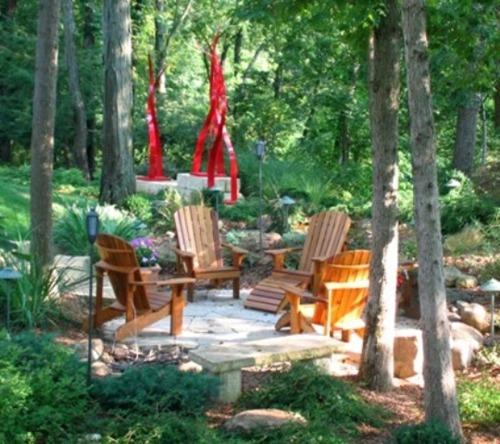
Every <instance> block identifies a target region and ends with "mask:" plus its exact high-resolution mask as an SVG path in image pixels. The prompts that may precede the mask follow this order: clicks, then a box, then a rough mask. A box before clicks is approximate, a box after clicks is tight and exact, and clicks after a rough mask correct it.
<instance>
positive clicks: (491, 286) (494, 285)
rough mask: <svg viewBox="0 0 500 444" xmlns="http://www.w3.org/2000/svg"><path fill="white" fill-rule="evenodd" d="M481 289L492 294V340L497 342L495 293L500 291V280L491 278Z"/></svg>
mask: <svg viewBox="0 0 500 444" xmlns="http://www.w3.org/2000/svg"><path fill="white" fill-rule="evenodd" d="M479 288H480V290H481V291H484V292H485V293H490V296H491V342H492V343H494V342H495V337H494V333H495V294H496V293H500V282H499V281H497V280H496V279H494V278H491V279H489V280H488V281H486V282H485V283H484V284H482V285H481V286H480V287H479Z"/></svg>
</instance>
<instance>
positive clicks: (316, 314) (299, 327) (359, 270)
mask: <svg viewBox="0 0 500 444" xmlns="http://www.w3.org/2000/svg"><path fill="white" fill-rule="evenodd" d="M370 256H371V254H370V251H369V250H352V251H346V252H344V253H341V254H339V255H338V256H336V257H335V258H334V260H333V262H332V263H331V264H327V265H326V266H325V268H324V271H323V275H322V283H321V285H320V288H319V290H318V292H317V293H316V294H313V293H311V292H308V291H305V290H302V289H300V288H297V287H294V286H291V285H286V284H285V285H284V286H283V289H284V291H285V299H286V303H287V305H288V306H289V310H288V311H287V312H286V313H285V314H284V315H283V316H282V317H281V318H280V319H279V320H278V322H277V323H276V325H275V328H276V330H281V329H283V328H285V327H290V332H291V333H292V334H297V333H313V332H315V331H316V329H315V328H314V325H313V324H318V325H321V326H323V333H324V334H325V335H327V336H332V335H333V332H334V331H335V330H341V332H342V340H343V341H346V342H349V339H350V333H351V331H352V330H354V331H356V333H357V334H358V335H360V336H361V337H363V335H364V327H365V323H364V321H363V310H364V308H365V306H366V302H367V300H368V292H369V273H370ZM304 302H305V304H304ZM311 303H312V304H311Z"/></svg>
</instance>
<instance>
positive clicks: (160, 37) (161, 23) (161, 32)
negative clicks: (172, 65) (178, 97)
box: [155, 0, 167, 94]
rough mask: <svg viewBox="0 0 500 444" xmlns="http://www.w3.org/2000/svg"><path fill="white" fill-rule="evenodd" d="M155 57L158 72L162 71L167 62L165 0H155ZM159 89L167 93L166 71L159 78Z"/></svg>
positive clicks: (160, 92)
mask: <svg viewBox="0 0 500 444" xmlns="http://www.w3.org/2000/svg"><path fill="white" fill-rule="evenodd" d="M155 8H156V13H155V59H156V73H160V71H161V70H162V69H163V64H164V63H165V56H166V54H165V51H166V49H167V48H164V45H165V39H166V34H167V30H166V27H165V17H164V14H165V3H164V1H163V0H155ZM157 91H158V93H159V94H165V93H166V92H167V85H166V81H165V73H163V72H162V73H161V74H160V77H159V79H158V87H157Z"/></svg>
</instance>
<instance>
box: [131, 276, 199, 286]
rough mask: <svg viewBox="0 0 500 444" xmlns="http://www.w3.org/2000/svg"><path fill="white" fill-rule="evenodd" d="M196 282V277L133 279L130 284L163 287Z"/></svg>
mask: <svg viewBox="0 0 500 444" xmlns="http://www.w3.org/2000/svg"><path fill="white" fill-rule="evenodd" d="M195 282H196V279H194V278H187V277H186V278H184V277H182V278H172V279H167V280H165V281H146V282H144V281H131V282H129V285H137V286H143V287H146V286H148V285H156V286H157V287H162V286H165V285H178V284H194V283H195Z"/></svg>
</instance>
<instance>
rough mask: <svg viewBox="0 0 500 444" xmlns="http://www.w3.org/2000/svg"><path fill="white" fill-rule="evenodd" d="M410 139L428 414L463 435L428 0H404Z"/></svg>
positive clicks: (426, 412) (425, 395)
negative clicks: (453, 356) (446, 259)
mask: <svg viewBox="0 0 500 444" xmlns="http://www.w3.org/2000/svg"><path fill="white" fill-rule="evenodd" d="M403 30H404V37H405V56H406V66H407V70H406V72H407V84H408V104H409V112H410V122H411V126H410V132H411V134H410V141H411V149H412V156H413V158H412V164H413V165H412V166H413V178H414V207H415V220H416V228H417V248H418V264H419V271H418V288H419V297H420V309H421V318H422V322H423V343H424V380H425V390H424V398H425V418H426V421H431V420H438V421H440V422H441V423H442V424H444V425H445V426H446V427H447V428H448V429H449V430H450V431H451V432H452V433H453V434H455V435H456V436H458V437H462V427H461V424H460V417H459V414H458V403H457V397H456V387H455V375H454V373H453V366H452V361H451V350H450V327H449V322H448V317H447V307H446V294H445V286H444V277H443V248H442V238H441V222H440V217H439V192H438V183H437V167H436V148H435V145H434V119H433V115H432V103H431V90H430V77H429V72H430V69H429V60H428V41H427V34H426V19H425V7H424V2H423V0H403Z"/></svg>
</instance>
